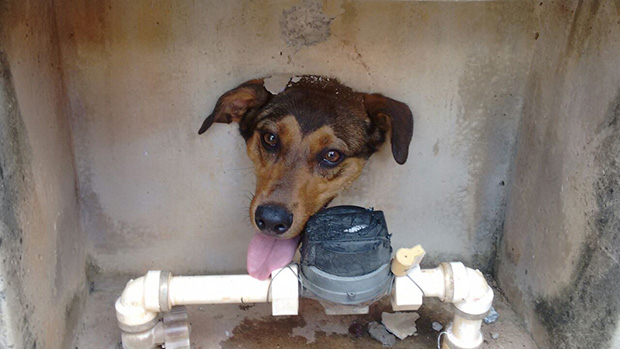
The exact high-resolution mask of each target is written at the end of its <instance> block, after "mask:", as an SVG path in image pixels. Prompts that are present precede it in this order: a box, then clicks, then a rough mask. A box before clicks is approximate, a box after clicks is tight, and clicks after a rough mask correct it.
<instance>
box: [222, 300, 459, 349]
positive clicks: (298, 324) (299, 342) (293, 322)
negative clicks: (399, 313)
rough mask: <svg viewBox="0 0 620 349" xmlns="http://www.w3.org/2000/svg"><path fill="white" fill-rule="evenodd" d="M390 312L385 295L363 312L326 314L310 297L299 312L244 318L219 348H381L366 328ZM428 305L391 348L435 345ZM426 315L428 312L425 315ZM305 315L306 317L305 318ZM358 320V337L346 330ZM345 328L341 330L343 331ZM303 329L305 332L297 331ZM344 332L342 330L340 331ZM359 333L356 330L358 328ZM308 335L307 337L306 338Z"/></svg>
mask: <svg viewBox="0 0 620 349" xmlns="http://www.w3.org/2000/svg"><path fill="white" fill-rule="evenodd" d="M384 311H385V312H391V311H392V310H391V306H390V303H389V301H388V300H387V299H384V300H382V301H380V302H377V303H375V304H373V305H371V308H370V312H369V313H368V314H364V315H341V316H328V315H324V314H323V308H322V306H321V305H320V303H318V302H316V301H313V300H306V299H304V300H302V302H301V309H300V315H299V316H286V317H272V316H266V317H262V318H258V319H257V318H254V319H249V318H246V319H244V320H243V321H242V322H241V323H240V324H239V325H238V326H237V327H235V329H234V330H233V331H232V336H231V337H230V338H228V339H227V340H225V341H222V342H220V345H221V347H222V348H225V349H231V348H256V349H258V348H317V349H319V348H381V347H382V345H381V343H379V342H377V341H375V340H374V339H373V338H371V337H370V335H369V334H368V332H367V326H368V323H370V322H372V321H377V322H381V313H382V312H384ZM429 312H431V310H430V309H421V310H420V311H419V313H420V314H421V315H422V317H421V319H419V320H418V321H417V322H416V324H417V326H418V333H417V335H416V336H412V337H408V338H406V339H405V340H402V341H397V343H396V345H394V348H434V347H436V345H437V344H436V343H437V334H438V333H437V332H435V331H433V330H432V328H431V323H432V321H431V320H430V319H431V316H430V314H426V313H429ZM424 315H427V316H424ZM446 315H448V314H447V313H446V314H445V315H443V316H442V315H439V316H438V314H437V313H436V312H433V316H432V318H433V319H434V321H441V322H443V323H447V322H448V321H449V316H446ZM306 318H308V320H306ZM354 323H357V324H359V325H361V327H362V329H363V331H361V337H360V338H357V337H356V336H355V335H354V334H351V333H349V330H348V329H349V327H351V325H352V324H354ZM343 329H344V331H343ZM296 330H301V331H299V332H303V333H304V335H300V334H299V333H298V331H296ZM343 332H344V333H343ZM358 333H359V332H358ZM308 337H310V338H308Z"/></svg>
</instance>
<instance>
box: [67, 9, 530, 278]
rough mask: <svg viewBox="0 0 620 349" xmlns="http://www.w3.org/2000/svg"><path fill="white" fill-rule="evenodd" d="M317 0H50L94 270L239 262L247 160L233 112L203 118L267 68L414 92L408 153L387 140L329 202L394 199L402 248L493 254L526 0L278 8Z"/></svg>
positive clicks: (521, 69) (526, 45) (391, 218)
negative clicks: (311, 19) (397, 156)
mask: <svg viewBox="0 0 620 349" xmlns="http://www.w3.org/2000/svg"><path fill="white" fill-rule="evenodd" d="M312 3H313V2H311V1H310V2H298V1H270V2H263V1H260V2H252V1H226V2H222V1H200V2H162V1H155V2H154V1H151V0H146V1H97V2H88V1H57V7H56V9H57V13H58V14H62V15H61V16H59V30H60V35H59V37H60V44H61V47H62V50H61V51H62V54H63V64H64V65H63V67H64V72H65V82H66V84H67V90H68V95H69V97H70V103H71V111H72V126H73V138H74V145H75V155H76V162H77V170H78V174H77V175H78V179H79V186H80V195H81V203H82V205H83V207H82V212H83V215H84V222H85V229H86V230H87V231H88V234H89V242H90V244H91V249H90V253H91V256H92V259H93V263H94V264H96V265H97V266H99V267H100V268H101V271H102V272H107V273H131V274H134V275H135V274H141V273H143V272H144V271H145V270H147V269H149V268H166V269H171V270H173V271H174V272H176V273H190V272H191V273H197V272H210V273H223V272H243V271H244V270H245V253H246V248H247V245H248V243H249V240H250V238H251V235H252V231H251V226H250V223H249V220H248V218H247V217H248V212H247V207H248V204H249V200H248V198H247V197H248V196H249V195H250V192H251V191H253V189H254V183H255V179H254V176H253V174H252V169H251V166H252V165H251V163H250V161H249V160H248V159H247V158H246V155H245V150H244V143H243V141H242V139H241V137H240V136H239V135H238V131H237V128H236V125H219V124H218V125H215V126H214V127H213V128H212V129H210V130H209V132H207V133H206V134H205V135H202V136H200V137H199V136H198V135H197V134H196V133H197V130H198V128H199V126H200V124H201V123H202V121H203V119H204V118H205V117H206V116H207V115H208V114H209V113H210V111H211V109H212V108H213V106H214V104H215V101H216V100H217V98H218V97H219V95H221V94H222V93H223V92H225V91H227V90H228V89H230V88H232V87H234V86H236V85H238V84H239V83H241V82H243V81H245V80H248V79H251V78H256V77H262V76H267V75H270V74H273V73H293V74H304V73H312V74H322V75H327V76H332V77H336V78H339V79H340V80H342V81H343V82H344V83H346V84H348V85H350V86H352V87H354V88H356V89H358V90H361V91H372V92H381V93H384V94H386V95H388V96H390V97H392V98H395V99H399V100H402V101H403V102H406V103H407V104H408V105H410V106H411V108H412V110H413V112H414V114H415V120H416V131H415V134H414V137H413V143H412V145H411V151H410V159H409V160H408V162H407V163H406V164H405V166H398V165H397V164H396V163H395V162H394V161H393V159H392V158H391V154H390V152H389V149H388V148H389V146H386V147H384V149H383V150H382V151H381V152H379V153H378V154H376V155H374V156H373V158H371V161H370V163H369V164H368V166H367V167H366V169H365V170H364V173H363V174H362V176H361V178H360V179H359V180H358V181H357V182H356V183H354V185H353V186H352V187H351V188H350V189H348V190H347V191H346V192H345V193H344V194H343V195H342V196H341V197H340V198H338V199H337V200H336V201H335V203H334V204H357V205H363V206H374V207H375V208H377V209H382V210H384V211H385V213H386V216H387V219H388V224H389V227H390V229H391V232H392V233H393V234H394V238H393V240H394V245H395V246H396V247H400V246H412V245H414V244H417V243H422V244H423V245H424V246H425V248H426V249H427V250H428V252H429V254H428V256H429V262H432V260H435V261H437V260H444V259H458V260H463V261H464V262H466V263H468V264H470V265H473V266H476V267H480V268H484V269H486V270H489V269H490V268H489V266H490V265H491V264H492V261H493V258H494V256H495V241H496V238H497V236H498V234H499V232H500V231H501V229H502V217H503V210H504V208H503V207H504V203H505V195H506V187H505V186H504V183H505V181H506V180H507V176H508V171H509V169H510V164H511V159H512V157H513V155H512V154H513V153H512V152H513V148H514V143H515V136H516V131H517V126H518V122H519V118H520V115H521V109H522V100H523V98H522V96H523V94H524V90H525V87H526V82H527V71H528V68H529V64H530V61H531V55H532V53H533V46H534V43H535V38H534V30H533V28H532V23H533V21H532V20H533V18H534V17H533V14H534V12H533V11H534V8H533V6H528V5H527V4H524V3H523V2H500V3H497V2H458V3H447V2H438V3H437V2H435V3H433V2H397V1H394V2H386V1H376V2H375V1H359V2H351V1H329V2H328V1H325V2H324V3H320V4H319V6H318V11H322V13H323V14H324V16H325V18H327V20H326V21H325V22H324V25H327V26H329V28H328V29H329V31H328V32H327V33H328V35H326V36H325V38H324V39H325V40H324V41H320V40H321V38H319V39H317V40H318V41H320V42H317V43H313V44H310V42H311V41H312V40H301V39H300V40H294V38H293V39H291V37H290V36H288V35H289V34H291V32H294V31H295V29H296V28H297V27H296V26H295V24H294V23H293V24H291V23H286V24H291V26H288V25H285V26H284V28H287V29H283V27H281V23H280V21H281V20H282V15H283V12H284V11H287V10H290V9H291V8H292V7H293V6H300V7H302V8H303V7H304V6H310V7H311V6H313V5H312ZM287 13H288V12H287ZM315 14H316V13H315ZM319 27H320V26H319ZM291 28H292V29H291ZM319 29H325V28H324V27H322V28H319ZM287 40H289V41H291V42H296V43H297V45H296V46H289V45H288V44H287Z"/></svg>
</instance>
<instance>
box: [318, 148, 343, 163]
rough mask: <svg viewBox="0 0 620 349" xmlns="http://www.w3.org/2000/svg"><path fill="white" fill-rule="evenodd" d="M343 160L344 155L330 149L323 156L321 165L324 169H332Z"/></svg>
mask: <svg viewBox="0 0 620 349" xmlns="http://www.w3.org/2000/svg"><path fill="white" fill-rule="evenodd" d="M343 159H344V155H342V154H341V153H340V152H339V151H338V150H334V149H331V150H328V151H326V152H325V154H323V158H322V159H321V165H322V166H324V167H334V166H336V165H338V164H339V163H340V162H342V160H343Z"/></svg>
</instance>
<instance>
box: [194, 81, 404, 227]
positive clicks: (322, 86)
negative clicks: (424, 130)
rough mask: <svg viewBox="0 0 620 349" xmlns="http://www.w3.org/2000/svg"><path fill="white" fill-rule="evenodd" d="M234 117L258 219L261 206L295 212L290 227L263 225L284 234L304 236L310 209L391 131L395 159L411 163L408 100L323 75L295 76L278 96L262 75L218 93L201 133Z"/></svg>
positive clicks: (348, 178)
mask: <svg viewBox="0 0 620 349" xmlns="http://www.w3.org/2000/svg"><path fill="white" fill-rule="evenodd" d="M233 121H234V122H238V123H239V129H240V131H241V135H242V136H243V138H244V139H245V141H246V145H247V154H248V156H249V157H250V159H251V160H252V162H253V163H254V166H255V173H256V177H257V182H256V193H255V196H254V198H253V200H252V202H251V205H250V219H251V222H253V224H254V225H255V226H256V228H257V229H260V228H259V227H258V226H257V224H258V223H257V221H258V220H260V219H257V217H256V216H255V214H256V210H257V208H258V207H259V206H261V205H277V206H278V207H282V208H284V209H285V210H286V211H288V212H289V213H290V214H291V215H292V216H291V218H292V222H291V224H290V226H289V227H287V229H285V230H286V231H285V232H284V233H281V232H280V233H278V234H275V233H274V232H272V231H266V230H268V229H263V233H266V234H267V235H273V236H278V237H280V238H291V237H294V236H296V235H299V233H300V232H301V231H302V230H303V228H304V225H305V224H306V221H307V220H308V218H309V217H310V216H311V215H313V214H314V213H316V212H317V211H319V210H320V209H321V208H323V207H325V206H326V205H327V204H328V203H329V202H330V201H331V200H332V199H333V198H334V197H336V196H337V195H338V194H339V193H340V192H341V191H342V190H343V189H344V188H346V187H347V186H349V185H350V184H351V183H352V182H353V181H354V180H355V179H356V178H357V177H358V176H359V175H360V173H361V171H362V168H363V167H364V164H365V163H366V161H367V160H368V158H369V157H370V156H371V155H372V154H373V153H374V152H375V151H377V149H378V148H379V147H380V146H381V145H382V144H383V143H384V142H385V139H386V136H387V135H389V134H391V143H392V153H393V155H394V159H395V160H396V162H398V163H399V164H403V163H405V161H406V160H407V155H408V148H409V143H410V142H411V137H412V134H413V117H412V114H411V111H410V110H409V108H408V107H407V106H406V105H405V104H403V103H401V102H398V101H395V100H393V99H390V98H388V97H385V96H382V95H380V94H366V93H359V92H355V91H353V90H352V89H350V88H349V87H346V86H344V85H342V84H341V83H339V82H338V81H336V80H334V79H328V78H322V77H317V76H304V77H302V78H301V79H300V80H299V81H298V82H295V83H292V82H290V83H289V84H288V85H287V88H286V89H285V90H284V91H283V92H281V93H279V94H277V95H273V94H271V93H270V92H269V91H267V89H266V88H265V87H264V81H263V80H262V79H260V80H251V81H248V82H246V83H244V84H242V85H241V86H239V87H237V88H235V89H233V90H231V91H228V92H226V93H225V94H224V95H223V96H221V97H220V98H219V100H218V102H217V104H216V106H215V109H214V111H213V113H212V114H211V115H209V116H208V117H207V119H206V120H205V121H204V123H203V125H202V127H201V128H200V131H199V132H198V133H199V134H202V133H203V132H205V131H206V130H207V129H208V128H209V127H210V126H211V125H212V124H213V122H224V123H230V122H233ZM272 136H273V137H272ZM265 140H267V141H268V142H266V141H265ZM272 144H275V146H272ZM338 154H339V155H340V156H337V155H338ZM335 158H338V161H336V162H330V161H329V160H333V159H335Z"/></svg>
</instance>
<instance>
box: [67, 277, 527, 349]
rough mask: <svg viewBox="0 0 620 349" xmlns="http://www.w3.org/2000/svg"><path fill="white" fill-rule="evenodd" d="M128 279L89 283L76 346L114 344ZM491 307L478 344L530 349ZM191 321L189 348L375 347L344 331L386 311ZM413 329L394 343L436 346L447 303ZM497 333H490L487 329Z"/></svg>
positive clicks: (516, 326) (237, 314)
mask: <svg viewBox="0 0 620 349" xmlns="http://www.w3.org/2000/svg"><path fill="white" fill-rule="evenodd" d="M127 279H128V278H105V279H102V280H99V281H97V282H95V283H94V284H93V285H92V288H91V289H92V291H91V293H90V295H89V297H88V300H87V304H86V310H85V313H84V316H83V318H82V321H81V324H80V327H79V333H78V339H77V343H76V349H92V348H102V349H117V348H120V343H119V341H120V332H119V330H118V328H117V326H116V317H115V313H114V301H115V300H116V298H117V297H118V296H119V295H120V293H121V291H122V290H123V287H124V284H125V282H126V281H127ZM495 293H496V300H495V302H494V306H495V309H496V310H497V312H498V313H499V314H500V316H499V319H498V320H497V322H496V323H494V324H489V325H487V324H483V327H482V330H483V333H484V337H485V341H484V345H483V346H482V348H500V349H501V348H503V349H517V348H518V349H524V348H525V349H534V348H537V346H536V345H535V344H534V342H533V341H532V339H531V337H530V335H529V334H528V333H527V332H526V331H525V329H524V327H523V325H522V323H521V321H520V320H519V318H518V317H517V316H516V314H515V313H514V312H513V311H512V309H511V308H510V306H509V305H508V304H507V303H506V301H505V299H504V298H503V296H502V295H501V293H499V292H498V291H497V289H496V292H495ZM188 310H189V318H190V322H191V325H192V349H206V348H257V349H258V348H302V347H303V348H381V344H380V343H378V342H376V341H375V340H373V339H372V338H371V337H370V336H369V335H368V333H367V332H366V331H364V334H363V336H362V337H361V338H355V337H353V336H352V335H350V334H349V333H348V329H349V327H350V326H351V324H353V323H354V322H357V323H358V324H361V325H364V326H365V325H366V324H367V323H368V322H370V321H380V319H381V313H382V312H383V311H387V312H390V311H391V307H390V304H389V299H388V298H384V299H383V300H382V301H380V302H377V303H375V304H373V305H372V306H371V308H370V313H369V314H366V315H347V316H327V315H325V314H324V312H323V308H322V306H321V305H320V304H319V303H318V302H316V301H314V300H309V299H303V300H302V301H301V305H300V315H299V316H286V317H272V316H271V315H270V314H271V306H270V305H269V304H256V305H233V304H226V305H209V306H192V307H188ZM419 313H420V315H421V317H420V319H419V320H418V321H417V322H416V324H417V327H418V334H417V335H416V336H413V337H408V338H406V339H405V340H402V341H398V340H397V343H396V345H395V346H394V348H436V346H437V334H438V333H437V332H435V331H433V329H432V328H431V324H432V322H433V321H439V322H441V323H442V324H444V325H445V324H447V323H448V322H449V320H450V318H451V311H450V306H449V305H446V304H443V303H441V302H439V301H438V300H436V299H428V302H427V303H425V304H424V306H422V308H421V309H420V310H419ZM494 332H496V333H498V334H499V338H497V339H496V340H494V339H492V338H491V333H494Z"/></svg>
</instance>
